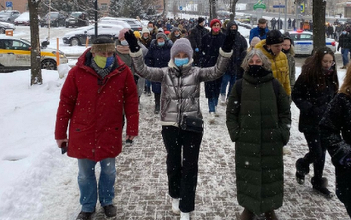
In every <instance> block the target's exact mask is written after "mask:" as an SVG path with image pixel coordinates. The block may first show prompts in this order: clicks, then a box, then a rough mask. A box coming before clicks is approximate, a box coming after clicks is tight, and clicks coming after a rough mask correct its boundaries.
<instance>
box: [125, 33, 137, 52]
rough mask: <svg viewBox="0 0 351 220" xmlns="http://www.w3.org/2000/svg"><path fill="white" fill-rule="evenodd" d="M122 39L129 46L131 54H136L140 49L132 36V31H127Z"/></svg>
mask: <svg viewBox="0 0 351 220" xmlns="http://www.w3.org/2000/svg"><path fill="white" fill-rule="evenodd" d="M124 38H125V39H126V41H127V42H128V44H129V49H130V51H131V52H132V53H135V52H138V51H139V49H140V46H139V44H138V40H137V39H136V37H135V36H134V33H133V31H132V30H129V31H128V32H126V33H125V34H124Z"/></svg>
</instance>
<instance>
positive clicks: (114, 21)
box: [99, 17, 131, 29]
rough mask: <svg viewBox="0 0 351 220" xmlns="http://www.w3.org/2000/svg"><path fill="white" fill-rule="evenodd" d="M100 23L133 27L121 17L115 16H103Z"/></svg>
mask: <svg viewBox="0 0 351 220" xmlns="http://www.w3.org/2000/svg"><path fill="white" fill-rule="evenodd" d="M99 23H100V24H113V25H121V26H123V27H124V28H129V29H131V26H130V25H129V24H128V23H127V22H126V21H122V20H119V19H117V18H113V17H102V18H100V20H99Z"/></svg>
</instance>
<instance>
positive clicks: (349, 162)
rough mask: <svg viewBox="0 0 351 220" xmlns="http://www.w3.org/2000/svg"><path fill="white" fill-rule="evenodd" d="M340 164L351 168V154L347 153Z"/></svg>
mask: <svg viewBox="0 0 351 220" xmlns="http://www.w3.org/2000/svg"><path fill="white" fill-rule="evenodd" d="M341 164H342V165H344V166H346V167H348V168H351V154H349V155H347V156H346V157H344V159H343V161H342V163H341Z"/></svg>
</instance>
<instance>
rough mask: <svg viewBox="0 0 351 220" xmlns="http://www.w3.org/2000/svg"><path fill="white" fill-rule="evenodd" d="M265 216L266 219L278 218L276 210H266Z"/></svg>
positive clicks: (273, 219)
mask: <svg viewBox="0 0 351 220" xmlns="http://www.w3.org/2000/svg"><path fill="white" fill-rule="evenodd" d="M264 216H265V217H266V220H278V218H277V216H276V215H275V212H274V210H272V211H269V212H265V213H264Z"/></svg>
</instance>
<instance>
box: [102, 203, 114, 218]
mask: <svg viewBox="0 0 351 220" xmlns="http://www.w3.org/2000/svg"><path fill="white" fill-rule="evenodd" d="M103 208H104V212H105V215H106V216H107V217H114V216H116V214H117V208H116V206H114V205H112V204H111V205H107V206H104V207H103Z"/></svg>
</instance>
